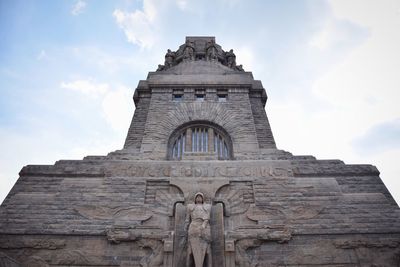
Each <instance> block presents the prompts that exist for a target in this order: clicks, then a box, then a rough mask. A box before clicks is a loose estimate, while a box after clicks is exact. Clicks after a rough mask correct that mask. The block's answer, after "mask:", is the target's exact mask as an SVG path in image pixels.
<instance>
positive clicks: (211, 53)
mask: <svg viewBox="0 0 400 267" xmlns="http://www.w3.org/2000/svg"><path fill="white" fill-rule="evenodd" d="M206 60H207V61H216V60H218V57H217V48H215V42H213V41H211V42H209V43H208V44H207V49H206Z"/></svg>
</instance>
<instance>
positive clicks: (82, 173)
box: [0, 37, 400, 267]
mask: <svg viewBox="0 0 400 267" xmlns="http://www.w3.org/2000/svg"><path fill="white" fill-rule="evenodd" d="M266 100H267V95H266V93H265V90H264V88H263V87H262V84H261V82H260V81H257V80H254V79H253V76H252V74H251V73H250V72H244V71H242V69H241V67H239V66H238V65H236V61H235V55H234V53H233V51H224V50H223V49H222V48H221V46H219V45H218V44H216V43H215V38H213V37H188V38H187V41H186V42H185V44H183V45H182V46H181V47H179V48H178V49H177V50H176V51H171V50H170V51H167V54H166V57H165V62H164V65H161V66H160V67H159V70H158V71H156V72H150V73H149V75H148V78H147V80H145V81H140V82H139V85H138V87H137V89H136V91H135V94H134V101H135V105H136V111H135V114H134V116H133V119H132V123H131V127H130V128H129V131H128V134H127V137H126V140H125V144H124V148H123V149H121V150H117V151H114V152H111V153H110V154H109V155H107V156H87V157H85V158H84V159H83V160H61V161H58V162H56V164H54V165H28V166H25V167H24V168H23V169H22V170H21V172H20V178H19V179H18V181H17V183H16V184H15V186H14V187H13V189H12V190H11V191H10V193H9V195H8V196H7V198H6V199H5V201H4V202H3V204H2V206H1V207H0V266H10V267H17V266H176V267H182V266H186V265H187V259H188V255H190V251H189V250H188V231H189V230H188V222H189V223H190V220H189V221H188V220H187V218H188V206H189V207H193V205H195V204H193V203H194V195H195V194H196V193H197V192H201V193H202V194H203V196H204V203H203V204H204V206H205V207H210V218H207V216H205V218H203V217H202V215H201V214H200V215H199V214H190V216H189V217H190V218H192V219H193V218H194V219H193V220H196V218H197V219H199V220H200V219H201V221H203V222H204V223H205V227H204V228H205V229H209V230H210V233H211V237H210V238H211V240H209V241H207V242H203V241H201V240H200V241H199V244H210V246H209V249H211V252H210V253H211V260H207V259H206V262H208V266H210V264H211V266H214V267H222V266H227V267H228V266H232V267H233V266H244V267H247V266H251V267H253V266H330V267H332V266H399V265H400V210H399V208H398V206H397V204H396V202H395V201H394V200H393V198H392V197H391V195H390V193H389V191H388V190H387V189H386V187H385V185H384V184H383V183H382V180H381V179H380V178H379V171H378V170H377V169H376V167H374V166H372V165H348V164H345V163H343V162H342V161H340V160H317V159H316V158H314V157H313V156H293V155H292V154H290V153H289V152H285V151H282V150H278V149H277V148H276V145H275V141H274V137H273V134H272V131H271V128H270V125H269V122H268V118H267V114H266V113H265V110H264V106H265V103H266ZM196 127H197V133H199V132H200V133H202V134H197V135H194V134H193V133H194V132H196V131H195V130H194V129H195V128H196ZM207 127H208V128H207ZM200 128H201V131H199V129H200ZM185 129H186V130H185ZM205 133H206V134H205ZM218 134H219V135H218ZM179 138H181V139H179ZM218 140H219V141H218ZM221 140H222V141H221ZM228 141H229V142H230V143H229V142H228ZM179 142H180V143H179ZM218 142H220V144H223V142H228V143H229V145H227V146H225V147H226V149H227V150H228V149H229V153H226V155H228V154H229V157H222V158H221V157H220V155H221V153H222V154H223V152H224V151H222V150H223V149H225V148H224V146H222V145H218ZM177 143H179V146H174V145H175V144H177ZM174 147H175V149H178V148H179V153H181V154H179V153H178V154H179V156H177V157H175V158H174V157H173V156H171V155H174V154H173V153H171V152H172V150H173V149H174ZM196 147H200V148H201V149H198V150H196V149H197V148H196ZM182 154H183V155H182ZM194 210H196V209H189V213H190V212H193V211H194ZM185 222H186V223H185ZM197 226H199V225H197ZM197 230H199V233H202V232H201V231H202V230H201V227H198V228H197ZM207 231H208V230H207ZM200 236H206V235H205V234H204V233H202V234H201V235H200ZM208 242H209V243H208ZM189 262H190V259H189ZM192 266H193V265H192Z"/></svg>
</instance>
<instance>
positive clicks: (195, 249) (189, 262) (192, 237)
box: [185, 193, 212, 267]
mask: <svg viewBox="0 0 400 267" xmlns="http://www.w3.org/2000/svg"><path fill="white" fill-rule="evenodd" d="M194 199H195V203H194V204H188V206H187V212H186V220H185V229H188V251H187V258H186V267H192V266H193V267H203V264H204V262H206V266H207V267H211V266H212V259H211V246H210V243H211V230H210V215H211V205H210V204H205V203H204V195H203V194H202V193H197V194H196V195H195V198H194ZM193 261H194V265H193Z"/></svg>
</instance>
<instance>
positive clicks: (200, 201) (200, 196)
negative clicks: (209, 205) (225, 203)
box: [194, 192, 204, 204]
mask: <svg viewBox="0 0 400 267" xmlns="http://www.w3.org/2000/svg"><path fill="white" fill-rule="evenodd" d="M194 203H195V204H203V203H204V195H203V193H200V192H199V193H196V195H194Z"/></svg>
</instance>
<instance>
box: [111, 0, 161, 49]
mask: <svg viewBox="0 0 400 267" xmlns="http://www.w3.org/2000/svg"><path fill="white" fill-rule="evenodd" d="M113 16H114V18H115V20H116V22H117V24H118V26H119V27H120V28H121V29H122V30H123V31H124V33H125V35H126V37H127V38H128V41H129V42H131V43H134V44H137V45H139V46H140V47H142V48H151V47H152V46H153V45H154V44H155V42H156V41H157V32H156V25H155V20H156V17H157V9H156V4H155V3H154V2H153V0H144V1H143V11H142V10H135V11H134V12H133V13H129V12H125V11H122V10H119V9H116V10H114V12H113Z"/></svg>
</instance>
